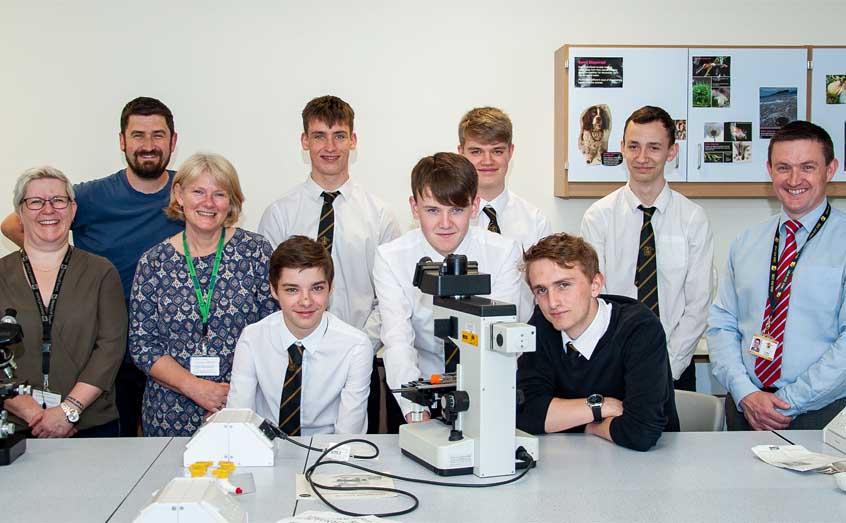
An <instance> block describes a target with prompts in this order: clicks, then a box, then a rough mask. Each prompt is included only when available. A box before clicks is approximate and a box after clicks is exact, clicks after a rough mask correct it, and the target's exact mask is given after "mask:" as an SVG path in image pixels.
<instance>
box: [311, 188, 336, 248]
mask: <svg viewBox="0 0 846 523" xmlns="http://www.w3.org/2000/svg"><path fill="white" fill-rule="evenodd" d="M339 194H341V192H340V191H332V192H326V191H323V192H322V193H320V195H321V196H323V208H322V209H321V210H320V223H319V224H318V225H317V241H319V242H320V244H321V245H323V246H324V247H326V250H327V251H329V253H330V254H331V253H332V240H333V238H334V237H335V207H334V206H333V205H332V204H333V203H334V202H335V198H337V197H338V195H339Z"/></svg>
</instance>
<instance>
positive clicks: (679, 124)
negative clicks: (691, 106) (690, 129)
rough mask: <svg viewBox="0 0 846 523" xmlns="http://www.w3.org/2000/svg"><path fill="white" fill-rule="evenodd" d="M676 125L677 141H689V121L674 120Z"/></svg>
mask: <svg viewBox="0 0 846 523" xmlns="http://www.w3.org/2000/svg"><path fill="white" fill-rule="evenodd" d="M674 122H675V123H676V141H680V140H687V120H674Z"/></svg>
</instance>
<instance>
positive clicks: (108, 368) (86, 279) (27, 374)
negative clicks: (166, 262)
mask: <svg viewBox="0 0 846 523" xmlns="http://www.w3.org/2000/svg"><path fill="white" fill-rule="evenodd" d="M44 305H45V307H46V306H48V304H46V303H45V304H44ZM7 307H12V308H14V309H16V310H17V311H18V323H20V324H21V326H22V328H23V333H24V338H23V341H22V342H20V343H18V344H16V345H14V346H13V349H14V353H15V361H16V363H17V365H18V369H17V371H16V372H15V374H16V378H17V380H18V381H24V380H26V381H28V382H29V384H30V385H32V386H33V388H38V389H40V388H41V384H42V381H43V377H42V374H41V337H42V329H41V319H40V315H39V313H38V306H37V305H36V304H35V298H34V297H33V295H32V290H31V289H30V288H29V284H28V283H27V279H26V275H25V273H24V269H23V265H22V263H21V256H20V252H14V253H12V254H9V255H8V256H4V257H3V258H2V259H0V311H2V310H5V309H6V308H7ZM126 324H127V321H126V304H125V302H124V297H123V288H122V287H121V283H120V277H119V276H118V272H117V270H116V269H115V268H114V266H113V265H112V264H111V263H109V262H108V261H107V260H106V259H105V258H101V257H100V256H95V255H94V254H91V253H88V252H86V251H83V250H82V249H74V250H73V254H71V259H70V262H69V264H68V270H67V273H65V279H64V282H63V284H62V288H61V291H60V294H59V298H58V301H57V302H56V314H55V318H54V320H53V329H52V336H53V349H52V351H51V359H50V390H51V391H52V392H55V393H57V394H61V395H62V397H63V398H64V397H65V396H66V395H67V394H68V392H70V390H71V389H72V388H73V386H74V385H75V384H76V383H77V382H78V381H81V382H83V383H87V384H89V385H94V386H95V387H98V388H100V389H102V390H103V394H101V395H100V397H99V398H97V400H95V401H94V403H92V404H91V405H89V406H88V407H87V408H86V409H85V411H83V413H82V416H81V417H80V420H79V423H78V425H77V428H79V429H86V428H89V427H95V426H97V425H102V424H103V423H108V422H110V421H112V420H115V419H117V417H118V414H117V409H116V408H115V392H114V382H115V376H116V375H117V371H118V368H119V367H120V364H121V361H122V360H123V354H124V351H125V350H126ZM10 419H11V420H13V421H14V422H15V423H16V424H17V425H18V426H21V427H25V424H24V423H23V421H22V420H21V419H19V418H17V417H16V416H10Z"/></svg>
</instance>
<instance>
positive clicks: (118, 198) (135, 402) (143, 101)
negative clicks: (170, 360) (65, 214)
mask: <svg viewBox="0 0 846 523" xmlns="http://www.w3.org/2000/svg"><path fill="white" fill-rule="evenodd" d="M118 139H119V141H120V149H121V150H122V151H123V152H124V154H125V155H126V163H127V166H126V169H121V170H120V171H118V172H116V173H114V174H112V175H111V176H107V177H105V178H100V179H97V180H92V181H89V182H83V183H80V184H77V185H75V186H74V190H75V192H76V203H77V211H76V217H75V218H74V220H73V225H71V230H72V231H73V241H74V245H75V246H76V247H78V248H80V249H84V250H86V251H89V252H92V253H94V254H97V255H100V256H103V257H105V258H106V259H108V260H109V261H110V262H112V263H113V264H114V265H115V267H116V268H117V270H118V272H119V273H120V279H121V283H122V284H123V291H124V296H125V297H128V296H129V290H130V288H131V287H132V279H133V277H134V276H135V266H136V265H137V264H138V259H139V258H140V257H141V255H142V254H144V252H145V251H146V250H147V249H149V248H150V247H152V246H153V245H155V244H157V243H159V242H161V241H162V240H164V239H165V238H168V237H170V236H173V235H174V234H176V233H177V232H179V231H180V230H181V229H182V224H181V223H179V222H176V221H173V220H170V219H169V218H168V217H167V216H166V215H165V213H164V211H163V209H164V208H165V207H167V206H168V203H169V201H170V185H171V181H172V179H173V175H174V172H173V171H168V170H167V165H168V163H169V162H170V155H171V153H172V152H173V148H174V147H175V146H176V132H175V131H174V128H173V113H171V111H170V109H168V107H167V106H166V105H165V104H163V103H162V102H160V101H159V100H156V99H155V98H148V97H139V98H136V99H134V100H132V101H131V102H129V103H128V104H126V106H125V107H124V108H123V112H122V113H121V115H120V133H119V134H118ZM0 230H2V232H3V234H4V235H5V236H6V237H7V238H9V239H10V240H12V241H13V242H15V243H16V244H17V245H19V246H22V245H23V229H22V228H21V223H20V220H19V219H18V215H17V214H15V213H12V214H10V215H9V216H7V217H6V219H5V220H3V224H2V226H0ZM127 301H128V299H127ZM127 310H129V304H128V303H127ZM145 380H146V377H145V376H144V374H143V373H142V372H141V371H139V370H138V369H137V368H136V367H135V366H134V365H133V364H132V362H131V361H130V359H129V357H128V356H126V355H125V356H124V361H123V364H122V365H121V368H120V370H119V371H118V375H117V379H116V380H115V392H116V400H117V408H118V413H119V414H120V432H121V436H137V435H138V421H139V420H140V419H141V401H142V397H143V395H144V383H145Z"/></svg>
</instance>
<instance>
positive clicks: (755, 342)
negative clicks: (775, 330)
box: [749, 334, 778, 361]
mask: <svg viewBox="0 0 846 523" xmlns="http://www.w3.org/2000/svg"><path fill="white" fill-rule="evenodd" d="M776 348H778V342H777V341H776V340H774V339H773V338H771V337H769V336H767V335H765V334H756V335H754V336H752V345H750V346H749V353H750V354H752V355H754V356H758V357H759V358H764V359H765V360H767V361H773V358H775V353H776Z"/></svg>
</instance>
